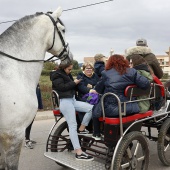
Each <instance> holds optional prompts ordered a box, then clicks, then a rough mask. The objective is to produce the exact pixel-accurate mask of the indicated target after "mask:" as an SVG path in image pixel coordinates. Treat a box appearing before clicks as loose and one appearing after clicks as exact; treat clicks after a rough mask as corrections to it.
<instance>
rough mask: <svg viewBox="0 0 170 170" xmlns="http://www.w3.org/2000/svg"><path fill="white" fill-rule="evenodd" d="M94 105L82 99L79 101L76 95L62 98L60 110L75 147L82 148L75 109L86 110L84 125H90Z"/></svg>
mask: <svg viewBox="0 0 170 170" xmlns="http://www.w3.org/2000/svg"><path fill="white" fill-rule="evenodd" d="M92 108H93V105H91V104H89V103H85V102H81V101H77V100H76V99H75V97H73V98H64V99H60V111H61V112H62V114H63V115H64V117H65V119H66V121H67V124H68V127H69V135H70V139H71V142H72V144H73V147H74V149H80V148H81V147H80V143H79V139H78V135H77V121H76V114H75V111H79V112H85V113H86V114H85V115H84V118H83V120H82V122H81V124H82V125H84V126H88V124H89V122H90V120H91V118H92Z"/></svg>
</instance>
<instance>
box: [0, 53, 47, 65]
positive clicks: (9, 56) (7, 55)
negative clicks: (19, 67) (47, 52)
mask: <svg viewBox="0 0 170 170" xmlns="http://www.w3.org/2000/svg"><path fill="white" fill-rule="evenodd" d="M0 54H2V55H5V56H6V57H8V58H11V59H14V60H17V61H22V62H40V61H43V62H44V61H45V60H22V59H19V58H16V57H13V56H11V55H9V54H6V53H4V52H2V51H0Z"/></svg>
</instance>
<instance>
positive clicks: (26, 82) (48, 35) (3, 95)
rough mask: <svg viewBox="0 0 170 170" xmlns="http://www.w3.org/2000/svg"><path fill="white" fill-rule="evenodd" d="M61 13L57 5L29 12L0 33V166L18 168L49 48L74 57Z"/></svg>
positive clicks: (7, 169) (35, 107)
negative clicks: (40, 10) (65, 35)
mask: <svg viewBox="0 0 170 170" xmlns="http://www.w3.org/2000/svg"><path fill="white" fill-rule="evenodd" d="M61 13H62V10H61V8H58V9H57V10H56V11H54V12H53V13H51V14H49V13H48V14H43V13H36V14H35V15H30V16H26V17H24V18H22V19H20V20H18V21H17V22H15V23H14V24H13V25H12V26H11V27H9V28H8V29H7V30H6V31H5V32H3V33H2V34H1V35H0V158H1V157H2V158H3V159H2V158H1V160H0V169H6V170H17V169H18V161H19V155H20V151H21V146H22V141H23V139H24V134H25V128H26V127H27V126H28V125H29V124H30V123H31V121H32V120H33V118H34V117H35V115H36V112H37V97H36V92H35V90H36V86H37V84H38V81H39V77H40V74H41V71H42V67H43V60H44V58H45V53H46V51H48V52H50V53H52V54H53V55H56V56H57V57H58V58H59V59H61V60H65V62H67V61H68V60H72V55H71V53H69V52H68V45H67V43H66V42H65V38H64V32H65V30H64V25H63V24H62V22H61V20H60V19H59V16H60V15H61ZM3 165H4V166H5V167H3Z"/></svg>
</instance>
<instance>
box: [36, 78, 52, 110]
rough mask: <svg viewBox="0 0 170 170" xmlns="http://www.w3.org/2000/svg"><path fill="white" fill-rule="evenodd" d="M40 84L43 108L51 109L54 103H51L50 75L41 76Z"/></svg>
mask: <svg viewBox="0 0 170 170" xmlns="http://www.w3.org/2000/svg"><path fill="white" fill-rule="evenodd" d="M39 84H40V89H41V96H42V102H43V108H44V110H51V109H52V103H51V91H52V82H51V81H50V77H49V76H41V77H40V81H39Z"/></svg>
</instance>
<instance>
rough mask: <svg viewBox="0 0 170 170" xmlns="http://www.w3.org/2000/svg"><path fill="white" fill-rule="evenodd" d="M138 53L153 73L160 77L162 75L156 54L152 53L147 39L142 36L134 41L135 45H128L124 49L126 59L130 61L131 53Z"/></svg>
mask: <svg viewBox="0 0 170 170" xmlns="http://www.w3.org/2000/svg"><path fill="white" fill-rule="evenodd" d="M135 54H139V55H140V56H142V57H143V58H144V59H145V60H146V61H147V63H148V65H149V66H150V68H151V70H152V71H153V73H154V74H155V75H156V76H157V77H158V78H159V79H161V78H162V77H163V71H162V69H161V67H160V64H159V62H158V60H157V58H156V56H155V55H154V54H153V53H152V50H151V49H150V48H149V47H148V45H147V41H146V40H145V39H143V38H141V39H138V40H137V41H136V46H134V47H130V48H128V49H126V50H125V56H126V59H127V60H129V61H130V59H131V58H132V56H133V55H135Z"/></svg>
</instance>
